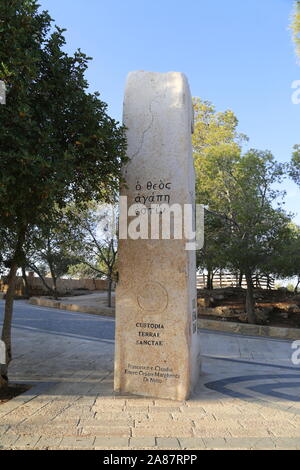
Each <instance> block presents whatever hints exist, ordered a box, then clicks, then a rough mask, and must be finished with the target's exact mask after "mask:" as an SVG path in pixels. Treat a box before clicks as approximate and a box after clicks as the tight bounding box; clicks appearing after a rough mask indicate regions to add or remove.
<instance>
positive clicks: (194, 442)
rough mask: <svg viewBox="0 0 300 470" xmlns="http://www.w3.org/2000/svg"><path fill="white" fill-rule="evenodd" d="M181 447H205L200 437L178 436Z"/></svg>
mask: <svg viewBox="0 0 300 470" xmlns="http://www.w3.org/2000/svg"><path fill="white" fill-rule="evenodd" d="M179 442H180V446H181V448H182V449H205V448H206V446H205V444H204V441H203V439H201V438H200V437H189V438H181V437H180V438H179Z"/></svg>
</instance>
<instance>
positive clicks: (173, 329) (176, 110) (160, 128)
mask: <svg viewBox="0 0 300 470" xmlns="http://www.w3.org/2000/svg"><path fill="white" fill-rule="evenodd" d="M192 124H193V107H192V99H191V94H190V90H189V85H188V82H187V79H186V77H185V76H184V75H183V74H181V73H177V72H170V73H166V74H161V73H153V72H132V73H130V74H129V76H128V79H127V84H126V91H125V100H124V125H125V126H126V127H127V139H128V157H129V158H130V161H129V163H128V164H127V165H126V167H125V168H124V177H125V180H126V183H127V186H126V187H123V189H122V192H121V195H122V196H127V198H128V205H129V206H130V205H131V204H134V203H137V202H141V203H145V206H146V207H147V208H149V207H150V205H151V204H150V202H151V203H154V204H157V205H160V204H161V203H170V204H171V205H172V204H174V203H176V204H180V205H181V207H182V208H183V206H184V204H193V205H194V199H195V177H194V168H193V158H192V144H191V132H192ZM121 210H122V209H121ZM122 217H124V211H123V213H121V218H122ZM186 242H187V240H186V239H185V238H184V237H183V238H182V239H169V240H168V239H164V240H162V239H160V240H153V239H137V240H132V239H127V240H120V245H119V265H118V270H119V283H118V286H117V292H116V321H117V323H116V350H115V390H118V391H121V392H126V393H128V392H129V393H133V394H140V395H145V396H154V397H162V398H171V399H178V400H182V399H186V398H187V397H188V396H189V394H190V392H191V390H192V388H193V386H194V384H195V383H196V382H197V379H198V376H199V373H200V352H199V344H198V340H197V333H196V330H195V325H196V322H195V321H193V313H194V316H195V315H196V297H197V295H196V294H197V293H196V267H195V252H194V251H187V250H186V249H185V248H186ZM194 320H195V318H194ZM151 325H154V326H151ZM144 341H149V343H148V344H144V343H143V342H144ZM152 341H153V343H152ZM165 374H167V375H165Z"/></svg>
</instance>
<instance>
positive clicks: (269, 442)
mask: <svg viewBox="0 0 300 470" xmlns="http://www.w3.org/2000/svg"><path fill="white" fill-rule="evenodd" d="M248 439H249V438H247V440H248ZM250 445H251V447H250V448H251V449H254V450H267V449H275V448H276V443H275V439H274V438H271V437H262V438H258V439H256V442H255V443H254V444H251V443H250Z"/></svg>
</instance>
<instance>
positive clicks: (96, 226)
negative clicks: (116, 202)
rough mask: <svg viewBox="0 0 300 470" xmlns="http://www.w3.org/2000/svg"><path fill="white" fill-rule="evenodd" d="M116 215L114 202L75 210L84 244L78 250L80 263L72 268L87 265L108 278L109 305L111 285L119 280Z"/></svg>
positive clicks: (97, 274) (79, 268)
mask: <svg viewBox="0 0 300 470" xmlns="http://www.w3.org/2000/svg"><path fill="white" fill-rule="evenodd" d="M117 215H118V214H117V209H116V207H115V206H113V205H103V206H100V207H95V205H94V206H93V205H92V206H91V207H90V208H89V209H86V210H84V211H76V210H73V217H74V221H75V224H76V227H77V229H78V231H79V237H80V238H81V241H80V247H81V248H80V249H79V251H78V253H77V257H78V258H79V260H80V264H79V266H73V267H72V268H71V272H73V273H75V272H78V270H81V271H82V269H83V267H84V266H85V269H88V270H91V271H94V273H96V276H98V277H104V278H106V279H107V280H108V291H107V294H108V298H107V302H108V306H109V307H111V305H112V285H113V283H114V282H115V281H116V280H117V272H116V263H117V247H118V240H117V230H116V226H117ZM84 271H85V270H84Z"/></svg>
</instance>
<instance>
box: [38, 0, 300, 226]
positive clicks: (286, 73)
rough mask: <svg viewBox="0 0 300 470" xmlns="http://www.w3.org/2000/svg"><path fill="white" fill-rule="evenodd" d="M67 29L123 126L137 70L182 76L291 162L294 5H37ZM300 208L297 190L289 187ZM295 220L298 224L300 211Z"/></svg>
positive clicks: (291, 201) (160, 0) (257, 142)
mask: <svg viewBox="0 0 300 470" xmlns="http://www.w3.org/2000/svg"><path fill="white" fill-rule="evenodd" d="M39 3H40V4H41V7H42V8H43V9H47V10H49V12H50V14H51V16H52V17H53V18H54V19H55V22H56V24H57V25H58V26H60V27H65V28H67V32H66V33H65V36H66V40H67V50H68V51H69V52H70V53H73V52H74V51H75V50H76V49H77V48H79V47H80V48H81V49H82V50H83V51H84V52H85V53H86V54H88V55H89V56H91V57H93V61H92V62H91V64H90V66H89V70H88V72H87V79H88V81H89V83H90V89H91V91H96V90H97V91H99V92H100V93H101V98H102V100H104V101H105V102H106V103H107V104H108V106H109V107H108V112H109V114H110V115H111V116H112V117H114V118H115V119H117V120H119V121H121V118H122V101H123V91H124V84H125V79H126V75H127V73H128V72H129V71H132V70H150V71H157V72H168V71H179V72H184V73H185V74H186V75H187V77H188V79H189V83H190V87H191V92H192V95H193V96H199V97H201V98H202V99H205V100H209V101H212V102H213V103H214V105H215V106H216V109H217V110H219V111H223V110H225V109H232V110H233V111H234V112H235V114H236V116H237V118H238V119H239V130H240V132H244V133H245V134H247V135H248V136H249V138H250V142H249V147H254V148H258V149H261V150H265V149H268V150H271V151H272V152H273V154H274V156H275V157H276V158H277V159H278V160H280V161H288V160H289V159H290V156H291V152H292V147H293V145H294V144H296V143H300V129H299V127H300V126H299V124H300V104H298V105H295V104H293V103H292V100H291V96H292V92H293V90H292V88H291V85H292V82H293V81H294V80H300V66H299V65H297V63H296V58H295V54H294V50H293V44H292V41H291V35H290V32H289V29H288V25H289V17H290V15H291V11H292V5H293V1H292V0H226V2H225V1H224V0H214V1H213V2H212V1H208V0H40V1H39ZM284 187H285V188H286V190H287V192H288V196H287V199H286V200H287V208H288V209H289V210H292V211H293V212H298V205H299V204H298V201H299V196H300V189H298V188H297V187H296V185H294V184H293V183H292V182H286V183H285V184H284ZM295 220H296V221H297V222H298V223H299V224H300V208H299V215H298V216H296V218H295Z"/></svg>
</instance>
